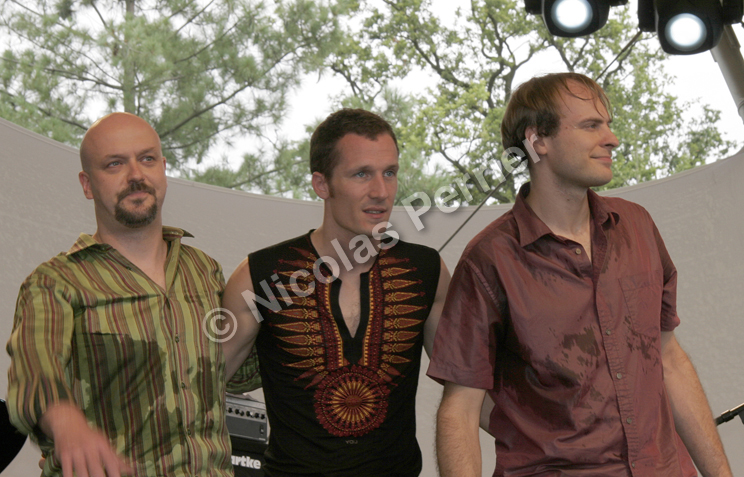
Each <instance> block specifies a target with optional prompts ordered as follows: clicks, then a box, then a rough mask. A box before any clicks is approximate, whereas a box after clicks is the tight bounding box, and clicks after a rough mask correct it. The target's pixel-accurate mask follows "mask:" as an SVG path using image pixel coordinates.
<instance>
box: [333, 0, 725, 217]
mask: <svg viewBox="0 0 744 477" xmlns="http://www.w3.org/2000/svg"><path fill="white" fill-rule="evenodd" d="M357 18H358V19H359V20H358V23H357V24H361V27H359V28H355V29H353V30H350V31H349V32H348V34H347V36H346V38H345V41H344V43H343V44H342V45H341V46H340V47H339V48H338V49H337V50H336V51H335V52H334V53H333V54H332V55H331V56H330V57H329V59H328V61H327V64H328V65H329V67H330V68H331V69H332V70H333V71H334V72H335V73H336V74H338V75H340V76H342V77H343V78H345V79H346V81H347V82H348V84H349V89H350V94H351V95H352V96H353V97H355V98H358V100H359V101H361V102H363V103H365V104H372V105H376V104H380V103H382V104H385V101H382V102H380V98H381V97H382V96H383V95H381V93H382V92H384V91H386V89H387V88H389V85H390V84H392V83H393V82H394V81H395V80H396V79H398V78H401V77H404V76H406V75H411V74H415V73H417V72H423V73H424V74H426V75H429V76H430V77H432V78H434V81H433V85H432V86H430V87H428V88H425V89H424V88H422V90H421V91H414V92H412V93H410V95H409V97H408V98H406V99H404V100H402V101H401V103H406V104H409V105H412V106H413V110H412V111H410V113H409V115H410V117H409V119H408V122H409V124H410V125H411V126H410V127H407V128H405V129H403V130H402V131H401V134H400V136H401V137H400V141H401V142H402V143H403V144H408V143H412V144H415V145H416V146H417V147H418V148H420V151H421V153H422V154H423V155H424V156H425V157H428V158H431V157H438V158H440V159H442V160H443V161H444V162H445V163H447V164H449V166H450V167H451V169H449V170H450V174H451V176H450V177H449V181H451V182H454V181H457V180H458V178H464V177H471V178H473V179H471V181H470V182H469V183H468V185H469V187H470V188H471V191H472V195H473V196H474V199H473V201H469V200H467V198H465V197H460V198H458V199H455V200H454V201H456V202H459V203H477V202H479V201H480V200H482V199H483V197H484V196H485V193H486V191H485V190H483V188H481V187H480V186H479V185H478V181H477V180H474V178H475V177H476V176H477V175H478V173H479V172H478V171H481V172H482V173H483V174H484V175H485V177H486V180H487V182H488V183H489V185H491V186H496V185H498V184H499V183H500V182H501V181H502V178H504V177H505V176H506V177H505V179H504V181H503V185H502V186H501V187H500V188H499V189H497V191H496V192H495V194H494V195H493V197H494V199H495V200H496V201H498V202H509V201H512V200H513V199H514V196H515V192H516V187H517V186H518V184H519V183H520V182H522V181H524V180H525V179H524V178H523V177H522V175H523V174H524V172H516V173H514V174H511V175H509V174H508V172H509V171H508V169H507V170H504V167H503V166H502V161H501V156H502V152H503V148H502V147H501V138H500V124H501V119H502V117H503V114H504V110H505V107H506V104H507V102H508V101H509V98H510V96H511V93H512V91H513V89H514V88H515V87H516V85H517V83H518V79H519V78H520V75H522V76H525V73H524V70H526V69H530V70H532V72H533V73H534V71H535V69H536V68H535V64H536V63H539V62H540V61H546V60H547V59H548V58H549V57H550V56H551V55H552V56H553V57H557V58H559V59H560V62H561V63H562V65H563V69H564V70H568V71H575V72H580V73H584V74H587V75H588V76H590V77H593V78H595V79H597V80H598V82H599V83H600V84H601V85H602V87H603V88H604V89H605V91H606V92H607V94H608V96H609V97H610V99H611V101H612V103H613V104H614V116H615V121H614V123H613V129H614V131H615V132H616V134H617V135H618V138H619V139H620V143H621V144H622V146H621V147H620V148H618V150H617V151H616V153H615V155H614V159H615V163H614V171H615V177H614V179H613V181H612V182H611V183H610V184H608V186H607V187H619V186H624V185H631V184H635V183H637V182H640V181H644V180H648V179H652V178H656V177H660V176H664V175H668V174H670V173H673V172H677V171H679V170H683V169H686V168H689V167H692V166H693V165H697V164H701V163H704V162H705V161H706V160H709V159H711V158H719V157H722V156H724V155H725V154H726V153H727V152H728V150H729V149H730V148H731V147H733V146H734V144H733V143H731V142H727V141H724V140H722V138H721V136H720V134H719V132H718V131H717V129H716V127H715V125H716V122H717V121H718V119H719V116H718V112H716V111H712V110H710V109H709V108H707V107H704V108H703V111H702V114H701V115H699V116H698V117H697V119H694V120H692V121H685V120H684V119H683V113H684V112H685V111H686V110H687V109H689V108H690V107H691V105H689V104H679V102H678V101H677V100H676V98H675V97H674V96H672V95H671V94H669V93H668V92H666V90H665V86H666V85H667V84H669V83H670V82H671V79H670V78H669V77H668V76H667V75H666V74H665V73H664V71H663V61H664V59H665V57H666V56H665V54H664V53H663V52H662V51H661V50H660V47H659V46H658V41H657V39H656V38H655V37H653V36H651V35H648V38H646V39H640V41H634V38H633V37H634V35H635V34H636V31H637V26H636V24H635V23H634V22H633V20H632V16H631V13H630V11H629V7H627V6H626V7H624V8H613V9H612V14H611V18H610V20H609V22H608V23H607V25H606V26H605V27H604V28H602V29H601V30H599V31H598V32H597V33H595V34H593V35H591V36H589V37H582V38H576V39H565V38H557V37H553V36H551V35H550V34H549V33H548V31H547V29H546V28H545V26H544V25H543V23H542V20H541V18H539V17H536V16H534V15H527V14H526V13H525V11H524V7H523V2H521V1H520V2H517V1H513V0H472V1H471V2H470V8H469V11H468V12H467V13H463V12H462V10H460V9H458V11H457V13H456V15H455V19H454V22H452V24H451V25H449V26H447V25H445V24H444V23H443V21H442V19H440V18H438V17H437V16H436V15H434V14H433V13H432V10H431V2H430V1H429V0H369V1H367V2H364V3H363V4H362V5H361V6H360V8H359V10H358V11H357ZM628 44H630V45H631V46H630V47H629V48H628V49H627V50H623V48H624V46H626V45H628ZM618 56H619V59H618V61H615V62H614V63H612V62H611V60H613V59H614V58H616V57H618ZM537 69H539V68H537ZM533 73H527V75H531V74H533ZM521 79H522V80H523V79H526V77H523V78H521ZM466 174H467V176H466ZM423 191H424V192H427V193H428V194H429V195H430V196H431V194H432V192H433V190H423ZM399 199H400V197H399Z"/></svg>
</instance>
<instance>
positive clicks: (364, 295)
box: [331, 272, 369, 364]
mask: <svg viewBox="0 0 744 477" xmlns="http://www.w3.org/2000/svg"><path fill="white" fill-rule="evenodd" d="M341 284H342V282H341V279H340V278H336V279H335V280H333V281H332V282H331V313H332V314H333V320H334V321H335V322H336V326H337V327H338V331H339V334H340V335H341V341H342V342H343V345H344V358H346V360H347V361H348V362H349V363H352V364H356V363H358V362H359V360H360V359H361V358H362V350H363V344H364V336H365V335H366V333H367V325H368V324H369V272H364V273H362V274H361V275H360V276H359V302H360V303H359V305H360V306H359V326H357V330H356V333H354V336H351V331H349V327H348V325H347V324H346V320H344V314H343V312H342V310H341V304H340V299H339V298H340V295H341Z"/></svg>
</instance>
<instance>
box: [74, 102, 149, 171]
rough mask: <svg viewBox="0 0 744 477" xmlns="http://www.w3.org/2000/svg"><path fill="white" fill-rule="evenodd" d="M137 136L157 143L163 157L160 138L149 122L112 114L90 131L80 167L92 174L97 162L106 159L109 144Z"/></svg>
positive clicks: (82, 146) (83, 143)
mask: <svg viewBox="0 0 744 477" xmlns="http://www.w3.org/2000/svg"><path fill="white" fill-rule="evenodd" d="M131 135H137V136H140V137H144V138H147V139H148V140H149V141H150V142H156V143H157V149H158V154H159V155H161V156H162V149H161V145H160V137H159V136H158V133H157V132H155V130H154V129H153V128H152V126H150V125H149V124H148V123H147V121H145V120H144V119H142V118H140V117H139V116H135V115H134V114H131V113H111V114H108V115H106V116H104V117H102V118H101V119H99V120H98V121H96V122H95V123H93V125H92V126H91V127H90V128H89V129H88V131H87V132H86V133H85V136H83V142H82V143H80V165H81V166H82V168H83V170H84V171H85V172H90V167H91V164H93V162H94V161H95V160H100V159H101V158H102V157H105V155H106V153H107V152H108V151H107V144H110V143H111V142H114V141H115V140H116V139H119V138H122V137H124V136H131Z"/></svg>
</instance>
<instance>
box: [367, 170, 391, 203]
mask: <svg viewBox="0 0 744 477" xmlns="http://www.w3.org/2000/svg"><path fill="white" fill-rule="evenodd" d="M369 195H370V197H372V198H373V199H387V198H388V196H389V195H390V191H388V187H387V183H386V181H385V177H383V176H382V175H375V176H374V177H373V178H372V183H371V184H370V189H369Z"/></svg>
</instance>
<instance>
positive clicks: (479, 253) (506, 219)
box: [460, 210, 520, 263]
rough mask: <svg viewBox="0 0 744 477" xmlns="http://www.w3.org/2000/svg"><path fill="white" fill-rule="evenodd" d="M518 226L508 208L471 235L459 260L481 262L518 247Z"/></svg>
mask: <svg viewBox="0 0 744 477" xmlns="http://www.w3.org/2000/svg"><path fill="white" fill-rule="evenodd" d="M519 247H520V245H519V228H518V226H517V222H516V220H515V218H514V214H513V212H512V211H511V210H510V211H508V212H506V213H505V214H503V215H502V216H501V217H499V218H498V219H496V220H494V221H493V222H491V223H490V224H488V225H487V226H486V228H484V229H483V230H481V231H480V232H478V234H476V236H475V237H473V238H472V239H471V240H470V242H468V245H467V246H466V247H465V250H463V252H462V255H461V257H460V261H461V262H462V261H471V262H475V263H483V261H484V260H489V259H491V258H492V257H493V256H494V255H500V254H502V253H506V252H509V251H510V250H513V249H515V248H519Z"/></svg>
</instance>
